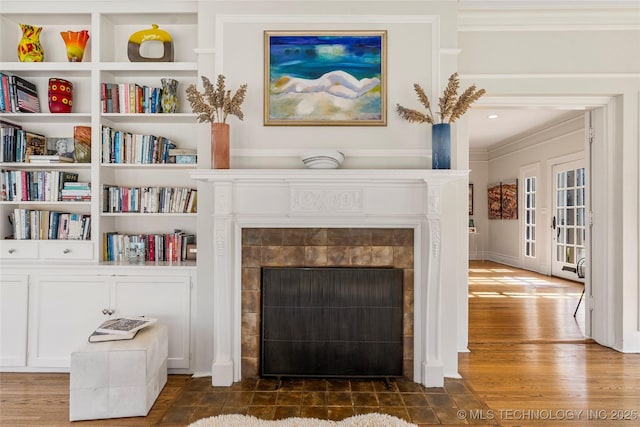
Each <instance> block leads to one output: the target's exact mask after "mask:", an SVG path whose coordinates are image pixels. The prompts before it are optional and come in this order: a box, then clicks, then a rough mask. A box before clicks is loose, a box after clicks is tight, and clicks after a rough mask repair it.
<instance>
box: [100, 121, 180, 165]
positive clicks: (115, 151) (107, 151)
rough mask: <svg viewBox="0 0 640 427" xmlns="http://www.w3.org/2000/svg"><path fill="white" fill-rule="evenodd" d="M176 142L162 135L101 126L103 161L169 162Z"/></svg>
mask: <svg viewBox="0 0 640 427" xmlns="http://www.w3.org/2000/svg"><path fill="white" fill-rule="evenodd" d="M174 148H176V144H175V143H174V142H173V141H171V140H169V139H168V138H165V137H164V136H155V135H144V134H136V133H131V132H125V131H121V130H116V129H113V128H110V127H107V126H103V127H102V162H103V163H143V164H151V163H169V160H170V159H169V150H171V149H174Z"/></svg>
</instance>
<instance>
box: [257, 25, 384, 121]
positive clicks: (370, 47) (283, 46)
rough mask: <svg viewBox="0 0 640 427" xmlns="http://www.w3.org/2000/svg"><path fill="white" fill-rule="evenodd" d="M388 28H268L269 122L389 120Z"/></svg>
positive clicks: (266, 91) (266, 96)
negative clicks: (350, 29)
mask: <svg viewBox="0 0 640 427" xmlns="http://www.w3.org/2000/svg"><path fill="white" fill-rule="evenodd" d="M386 35H387V33H386V31H265V32H264V124H265V125H271V126H273V125H276V126H309V125H315V126H345V125H346V126H385V125H386V124H387V100H386V97H387V94H386V56H387V53H386V50H387V47H386V45H387V43H386Z"/></svg>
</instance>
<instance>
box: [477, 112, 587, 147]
mask: <svg viewBox="0 0 640 427" xmlns="http://www.w3.org/2000/svg"><path fill="white" fill-rule="evenodd" d="M491 114H497V115H498V118H496V119H489V118H488V116H489V115H491ZM576 114H579V112H578V111H568V110H561V109H552V108H508V109H506V108H502V109H500V108H490V107H484V106H483V107H481V108H471V109H470V110H469V111H468V112H467V116H468V117H467V120H468V126H469V148H471V149H476V150H479V149H489V147H491V146H493V145H499V144H501V143H503V142H505V141H508V140H513V139H516V138H517V137H522V136H525V135H527V134H530V133H532V132H534V131H536V130H539V129H541V128H544V127H545V126H546V125H550V124H554V123H558V122H559V121H562V120H563V119H566V118H569V117H574V116H575V115H576Z"/></svg>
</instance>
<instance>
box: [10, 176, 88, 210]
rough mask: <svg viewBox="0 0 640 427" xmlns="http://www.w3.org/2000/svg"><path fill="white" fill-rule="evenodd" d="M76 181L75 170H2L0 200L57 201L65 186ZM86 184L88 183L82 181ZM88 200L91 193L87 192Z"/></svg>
mask: <svg viewBox="0 0 640 427" xmlns="http://www.w3.org/2000/svg"><path fill="white" fill-rule="evenodd" d="M77 181H78V174H77V173H76V172H67V171H59V170H51V171H40V170H34V171H26V170H2V171H1V172H0V190H1V192H0V200H2V201H7V202H31V201H37V202H59V201H66V200H70V199H65V198H64V197H63V195H64V194H63V192H64V188H66V187H65V186H66V185H67V184H68V183H71V182H77ZM83 185H86V186H88V185H89V184H87V183H83ZM89 200H91V193H90V192H89Z"/></svg>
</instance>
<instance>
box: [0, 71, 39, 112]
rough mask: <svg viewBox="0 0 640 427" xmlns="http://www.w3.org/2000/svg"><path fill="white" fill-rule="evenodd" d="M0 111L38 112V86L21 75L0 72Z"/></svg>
mask: <svg viewBox="0 0 640 427" xmlns="http://www.w3.org/2000/svg"><path fill="white" fill-rule="evenodd" d="M0 112H1V113H18V112H22V113H39V112H40V100H39V98H38V87H37V86H36V85H35V83H33V82H30V81H28V80H25V79H23V78H22V77H19V76H13V75H9V74H5V73H0Z"/></svg>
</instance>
